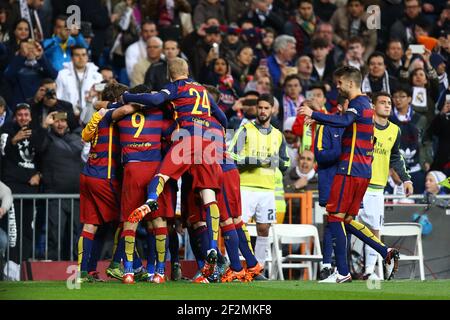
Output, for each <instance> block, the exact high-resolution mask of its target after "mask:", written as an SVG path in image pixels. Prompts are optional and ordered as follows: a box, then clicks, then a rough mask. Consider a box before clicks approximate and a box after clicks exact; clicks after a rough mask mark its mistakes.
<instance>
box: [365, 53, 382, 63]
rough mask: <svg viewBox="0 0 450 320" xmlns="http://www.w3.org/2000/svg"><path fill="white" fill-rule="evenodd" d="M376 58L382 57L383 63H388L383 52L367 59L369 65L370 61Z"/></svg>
mask: <svg viewBox="0 0 450 320" xmlns="http://www.w3.org/2000/svg"><path fill="white" fill-rule="evenodd" d="M376 57H382V58H383V63H386V56H385V55H384V53H383V52H381V51H374V52H372V54H371V55H370V56H369V58H368V59H367V64H370V60H372V58H376Z"/></svg>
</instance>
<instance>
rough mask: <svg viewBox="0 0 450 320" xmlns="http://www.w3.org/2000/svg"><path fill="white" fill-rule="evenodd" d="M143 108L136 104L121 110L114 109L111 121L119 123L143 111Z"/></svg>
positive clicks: (125, 106)
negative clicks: (130, 115) (128, 116)
mask: <svg viewBox="0 0 450 320" xmlns="http://www.w3.org/2000/svg"><path fill="white" fill-rule="evenodd" d="M141 107H142V106H141V105H138V104H134V103H131V104H126V105H124V106H122V107H120V108H117V109H114V111H112V114H111V119H112V120H113V121H118V120H120V119H122V118H123V117H125V116H127V115H129V114H132V113H135V112H136V111H139V110H140V109H141Z"/></svg>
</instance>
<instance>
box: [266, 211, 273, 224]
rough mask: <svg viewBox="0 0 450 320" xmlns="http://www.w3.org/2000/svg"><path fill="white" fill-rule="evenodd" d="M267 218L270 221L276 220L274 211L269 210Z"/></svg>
mask: <svg viewBox="0 0 450 320" xmlns="http://www.w3.org/2000/svg"><path fill="white" fill-rule="evenodd" d="M267 218H268V219H269V221H272V220H274V210H273V209H269V214H268V215H267Z"/></svg>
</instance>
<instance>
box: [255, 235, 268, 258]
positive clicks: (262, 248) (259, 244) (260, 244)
mask: <svg viewBox="0 0 450 320" xmlns="http://www.w3.org/2000/svg"><path fill="white" fill-rule="evenodd" d="M268 245H269V237H262V236H257V237H256V243H255V257H256V260H258V262H259V263H261V264H262V265H264V264H265V262H266V250H267V246H268Z"/></svg>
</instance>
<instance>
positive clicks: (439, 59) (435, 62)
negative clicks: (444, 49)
mask: <svg viewBox="0 0 450 320" xmlns="http://www.w3.org/2000/svg"><path fill="white" fill-rule="evenodd" d="M446 62H447V60H446V59H445V58H444V57H443V56H442V55H440V54H439V53H432V54H431V56H430V63H431V65H432V66H433V68H434V69H435V70H436V69H437V67H438V66H439V65H440V64H441V63H446Z"/></svg>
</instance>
